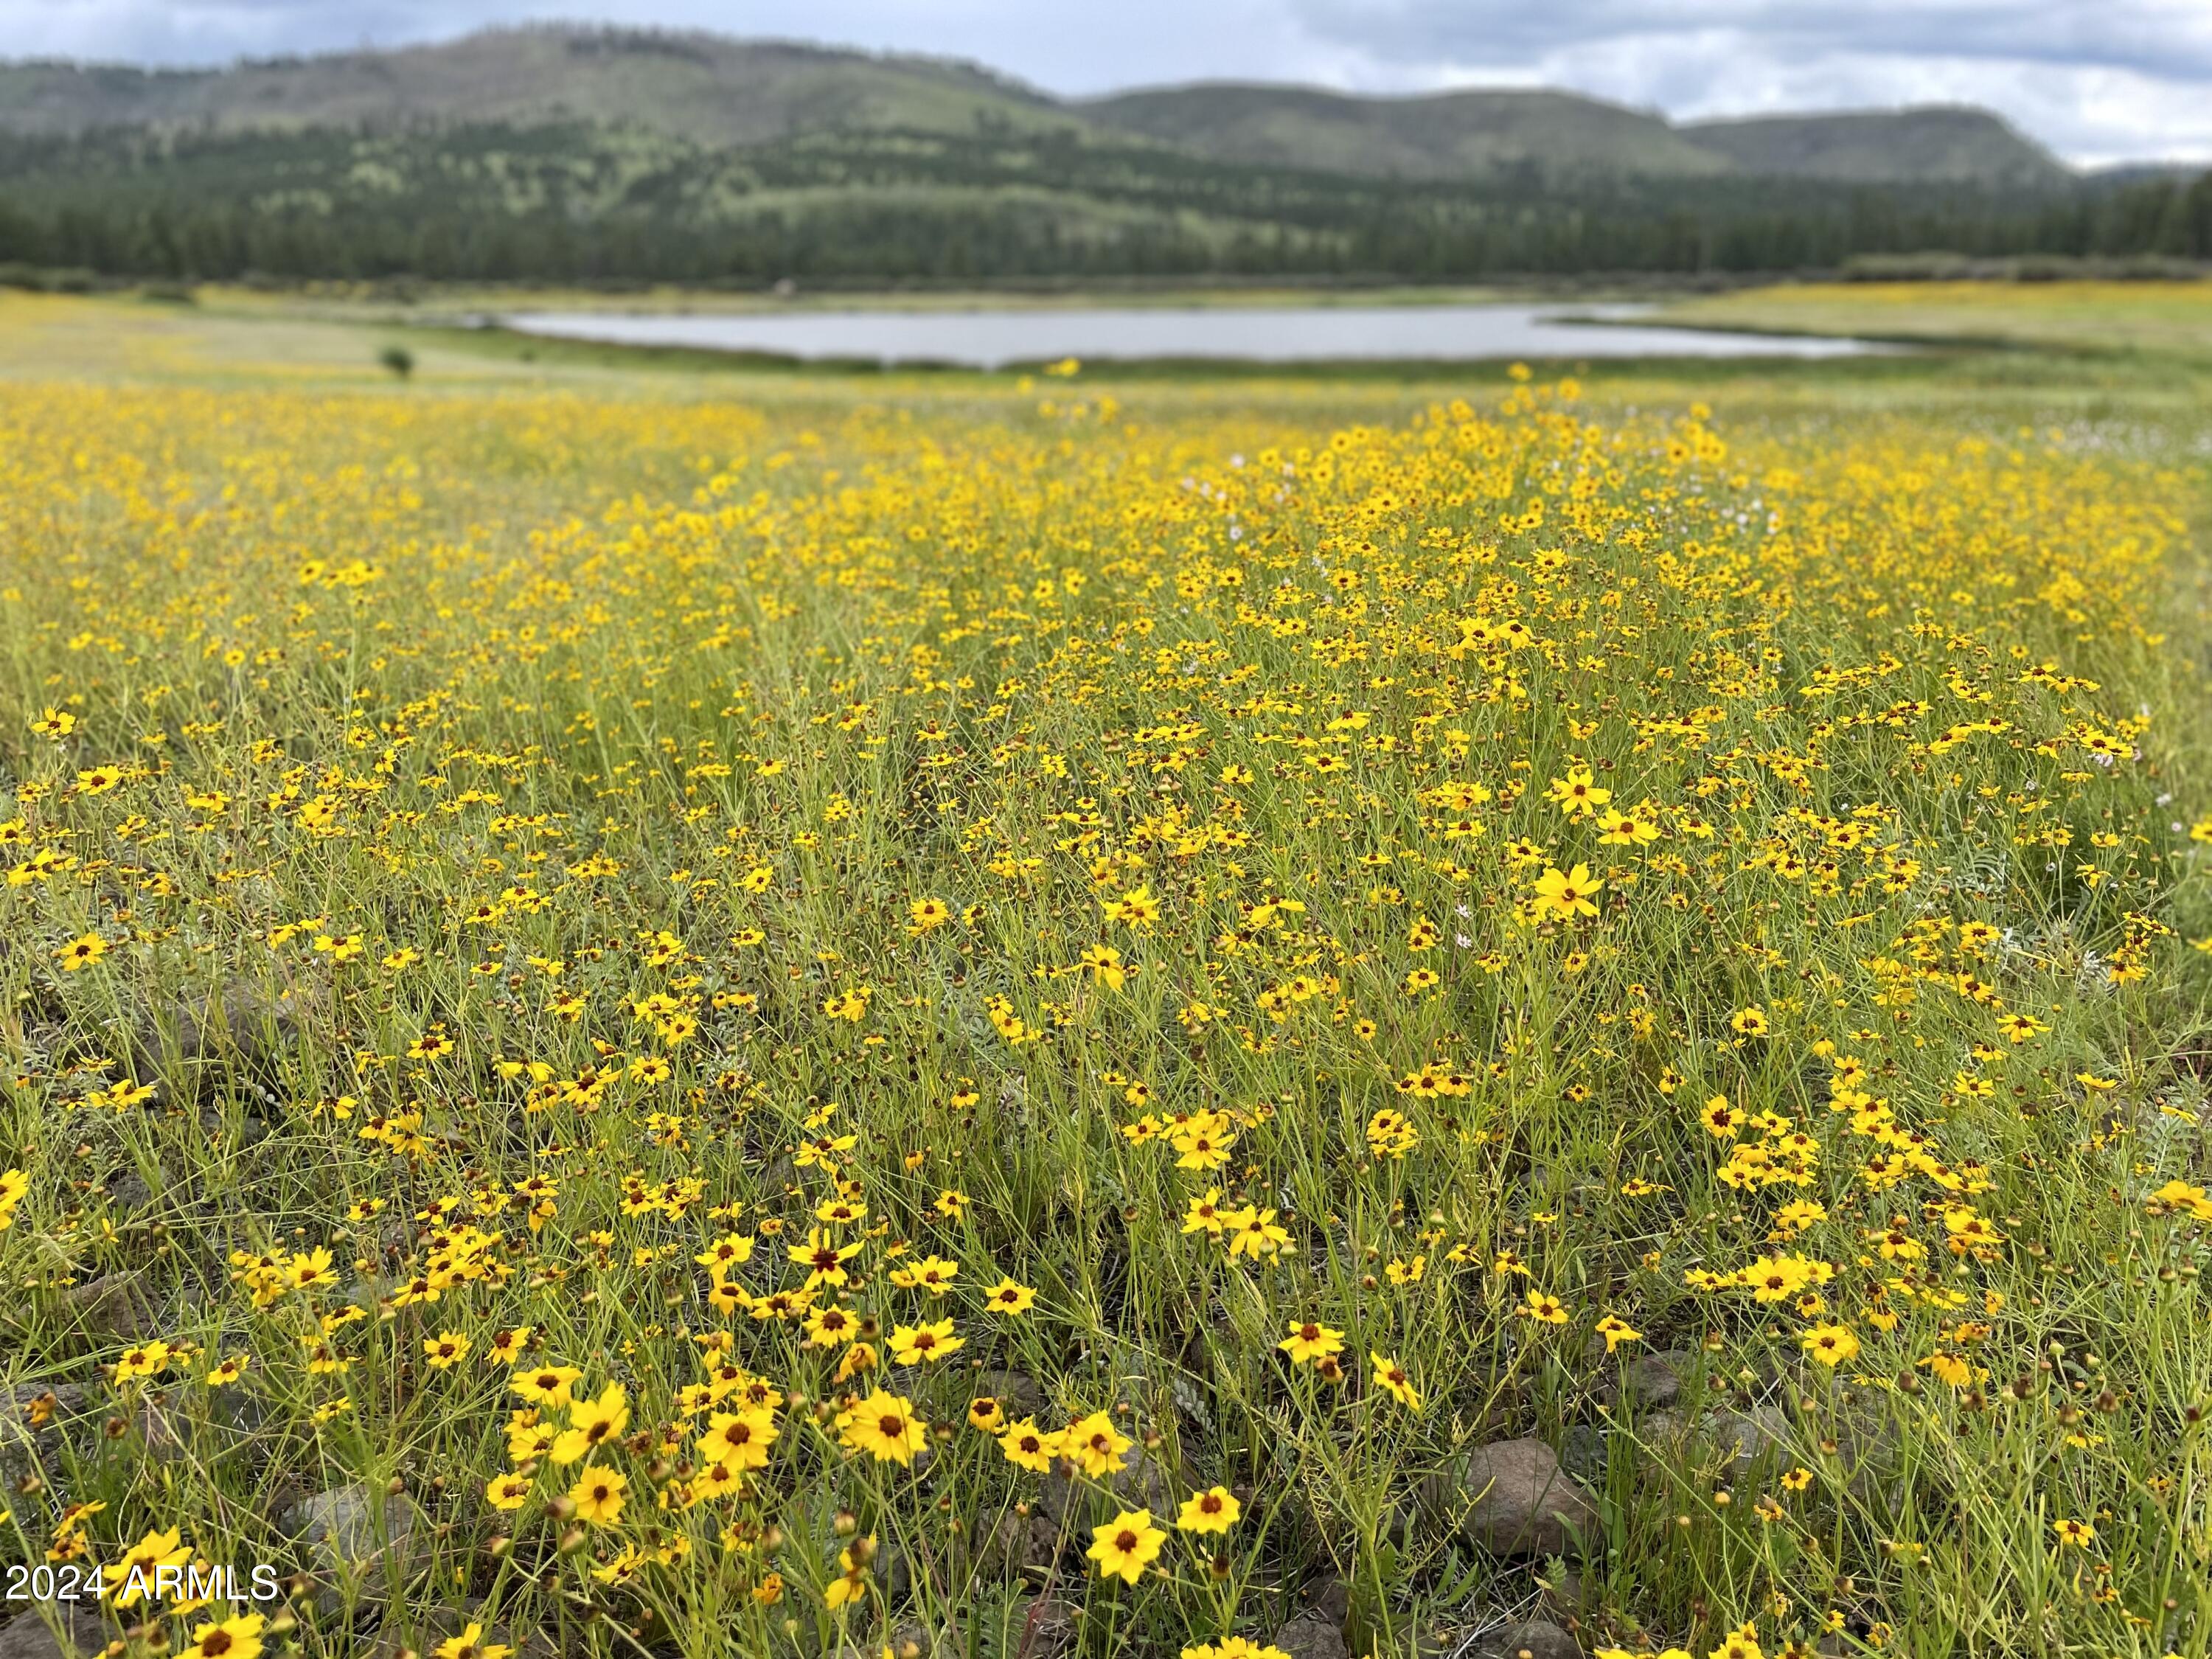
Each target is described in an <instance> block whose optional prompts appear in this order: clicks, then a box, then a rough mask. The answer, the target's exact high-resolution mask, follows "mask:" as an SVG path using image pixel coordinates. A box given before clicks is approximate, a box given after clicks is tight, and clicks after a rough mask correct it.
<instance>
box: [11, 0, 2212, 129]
mask: <svg viewBox="0 0 2212 1659" xmlns="http://www.w3.org/2000/svg"><path fill="white" fill-rule="evenodd" d="M549 16H564V17H570V18H586V19H595V20H603V21H613V22H626V23H635V24H661V25H666V26H670V27H701V28H712V29H717V30H720V31H722V32H724V33H732V34H756V35H757V34H772V35H778V36H783V37H787V38H799V39H807V40H825V41H829V42H833V43H837V44H849V45H854V46H870V47H877V48H884V49H893V50H899V51H908V52H935V53H939V54H944V55H949V56H955V57H963V58H975V59H978V60H980V61H981V62H983V63H986V64H990V65H992V66H993V67H994V68H998V69H1001V70H1006V71H1008V72H1010V73H1012V74H1014V75H1017V76H1021V77H1022V78H1023V79H1024V80H1028V81H1030V82H1035V83H1036V84H1037V85H1039V86H1042V87H1046V88H1050V89H1052V90H1054V91H1058V92H1066V93H1089V92H1101V91H1107V90H1111V89H1113V88H1118V87H1123V86H1128V85H1133V84H1139V83H1145V82H1163V81H1188V80H1200V79H1209V78H1232V77H1233V78H1237V79H1254V80H1304V81H1312V82H1319V83H1322V84H1324V85H1330V86H1337V87H1342V88H1347V89H1352V90H1358V91H1365V92H1408V91H1423V90H1430V89H1434V88H1443V87H1450V86H1477V85H1517V86H1530V85H1550V86H1561V87H1568V88H1574V89H1576V90H1578V91H1583V92H1588V93H1590V94H1595V95H1597V96H1601V97H1607V98H1612V99H1615V100H1620V101H1621V102H1624V103H1629V104H1633V105H1637V106H1642V107H1650V108H1658V109H1663V110H1665V111H1666V112H1668V113H1669V114H1672V115H1674V116H1676V117H1678V118H1693V117H1699V116H1709V115H1721V114H1739V113H1753V112H1763V111H1770V110H1778V109H1805V108H1823V109H1832V108H1840V107H1856V106H1869V105H1871V106H1890V105H1897V104H1905V103H1924V102H1934V101H1942V102H1961V103H1977V104H1984V105H1987V106H1990V107H1991V108H1994V109H1996V110H1998V111H2000V112H2002V113H2004V114H2005V115H2007V116H2008V117H2009V118H2012V119H2013V120H2014V121H2015V123H2016V124H2017V125H2020V126H2021V128H2023V129H2024V130H2025V131H2027V132H2029V133H2031V134H2032V135H2033V136H2034V137H2038V138H2039V139H2041V140H2042V141H2043V142H2045V143H2047V144H2049V145H2051V148H2053V149H2056V150H2057V151H2058V152H2059V153H2060V154H2062V155H2066V156H2068V157H2069V158H2070V159H2073V160H2075V161H2086V162H2103V161H2118V160H2122V159H2131V158H2151V157H2177V158H2191V159H2212V96H2208V94H2212V3H2208V0H1545V3H1541V4H1531V3H1524V0H1511V3H1506V0H1081V3H1073V0H1056V3H1055V0H1046V3H1042V4H1040V3H1038V0H738V3H721V4H718V3H714V0H599V3H591V0H435V3H433V0H362V3H353V4H345V5H338V4H331V3H326V0H0V50H5V51H6V52H9V53H10V54H13V55H54V56H68V57H78V58H100V59H106V60H111V61H112V60H125V61H137V62H145V63H161V64H210V63H221V62H224V61H227V60H228V59H230V58H234V57H237V56H240V55H241V54H245V55H257V56H258V55H265V54H270V53H276V52H317V51H329V50H334V49H340V48H346V47H351V46H359V45H362V44H364V43H367V44H373V45H377V46H393V45H398V44H402V43H404V42H408V41H413V40H437V39H443V38H447V37H449V36H451V35H453V34H458V33H463V32H465V31H466V30H468V29H471V28H474V27H482V26H483V25H485V24H488V23H500V22H520V21H526V20H528V19H531V18H535V17H549Z"/></svg>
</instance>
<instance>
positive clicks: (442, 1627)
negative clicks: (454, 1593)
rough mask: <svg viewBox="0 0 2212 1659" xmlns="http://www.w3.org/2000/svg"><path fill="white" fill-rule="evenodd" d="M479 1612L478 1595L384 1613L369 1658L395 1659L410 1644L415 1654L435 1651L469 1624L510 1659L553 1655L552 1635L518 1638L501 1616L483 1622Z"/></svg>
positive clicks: (481, 1608)
mask: <svg viewBox="0 0 2212 1659" xmlns="http://www.w3.org/2000/svg"><path fill="white" fill-rule="evenodd" d="M483 1614H484V1599H483V1597H482V1596H480V1595H471V1596H468V1597H466V1598H465V1599H464V1600H463V1601H462V1603H461V1605H460V1606H459V1607H432V1608H431V1609H429V1611H428V1612H427V1613H416V1612H414V1611H412V1610H411V1609H410V1611H408V1612H406V1613H397V1612H395V1613H392V1614H387V1615H386V1618H385V1620H384V1622H383V1623H382V1624H380V1625H379V1626H377V1632H376V1646H375V1648H374V1651H373V1652H372V1654H371V1656H370V1659H398V1656H399V1654H400V1653H402V1652H403V1651H404V1650H408V1649H410V1648H411V1649H412V1650H414V1651H415V1652H416V1653H418V1654H428V1653H435V1652H436V1651H437V1650H438V1646H439V1644H441V1643H442V1642H447V1641H450V1640H452V1639H453V1638H454V1637H457V1636H459V1634H460V1633H461V1632H463V1631H465V1630H466V1629H467V1628H468V1627H469V1626H471V1625H472V1624H482V1625H483V1626H484V1629H483V1635H482V1636H481V1637H480V1638H478V1640H479V1641H480V1642H481V1643H482V1644H484V1645H486V1646H497V1647H502V1648H506V1649H507V1650H510V1652H511V1653H512V1654H513V1659H554V1652H555V1650H554V1646H553V1642H552V1638H550V1637H548V1636H546V1635H545V1634H544V1633H543V1632H538V1631H532V1632H530V1633H529V1634H527V1635H526V1636H524V1637H523V1638H521V1639H520V1641H518V1640H516V1638H515V1635H514V1632H513V1629H512V1627H510V1626H508V1625H507V1623H506V1622H505V1621H504V1620H495V1621H493V1622H491V1623H489V1624H485V1623H484V1617H483Z"/></svg>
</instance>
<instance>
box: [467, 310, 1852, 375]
mask: <svg viewBox="0 0 2212 1659" xmlns="http://www.w3.org/2000/svg"><path fill="white" fill-rule="evenodd" d="M1648 309H1649V307H1634V306H1595V307H1585V308H1584V309H1583V311H1582V312H1581V313H1579V317H1580V318H1581V319H1603V320H1578V319H1577V314H1575V313H1562V312H1561V311H1560V310H1559V308H1558V307H1543V306H1528V305H1437V306H1422V305H1403V306H1353V305H1345V306H1335V305H1331V306H1211V307H1196V306H1194V307H1168V306H1159V307H1154V306H1127V307H1105V306H1100V307H1035V308H1023V309H1006V310H975V311H866V310H856V311H812V310H809V311H789V312H742V313H733V312H723V313H701V312H692V313H653V314H645V313H624V312H583V311H576V312H562V311H541V312H525V313H517V314H513V315H509V316H506V317H502V318H500V319H497V320H499V321H500V322H501V323H503V324H504V325H506V326H507V327H509V328H512V329H516V330H519V331H522V332H524V333H528V334H539V335H548V336H553V337H560V338H564V339H575V340H599V341H605V342H609V343H614V344H620V345H647V346H688V347H693V348H698V349H706V350H712V351H745V352H765V353H770V354H773V355H775V356H784V357H793V358H800V359H808V358H827V357H842V358H858V359H861V360H865V361H873V362H879V363H887V364H888V363H952V364H958V365H960V366H962V367H964V368H1005V367H1006V366H1007V365H1009V364H1013V363H1042V362H1055V361H1057V360H1059V359H1060V358H1063V357H1076V358H1080V359H1082V360H1084V361H1085V362H1108V361H1112V360H1114V359H1116V358H1121V359H1130V358H1212V359H1218V360H1224V361H1232V360H1242V361H1246V362H1270V363H1286V362H1330V361H1343V360H1352V359H1376V360H1395V359H1406V360H1427V361H1430V362H1483V361H1494V360H1498V359H1503V358H1514V357H1536V358H1561V357H1565V358H1578V357H1845V356H1857V355H1859V354H1862V353H1865V352H1869V351H1881V350H1887V349H1893V348H1889V347H1885V346H1881V345H1879V344H1876V343H1872V342H1869V341H1865V340H1850V339H1836V338H1825V337H1820V338H1816V337H1811V336H1807V335H1764V334H1735V333H1728V332H1724V331H1720V330H1716V329H1693V328H1665V327H1660V326H1656V325H1652V324H1650V323H1644V322H1639V321H1638V320H1635V319H1638V318H1639V317H1640V316H1642V315H1643V314H1644V313H1645V312H1646V311H1648Z"/></svg>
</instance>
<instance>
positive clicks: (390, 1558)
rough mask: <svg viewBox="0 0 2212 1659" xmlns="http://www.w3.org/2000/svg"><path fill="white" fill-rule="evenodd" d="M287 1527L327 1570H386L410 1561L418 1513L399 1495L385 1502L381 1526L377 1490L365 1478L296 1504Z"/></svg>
mask: <svg viewBox="0 0 2212 1659" xmlns="http://www.w3.org/2000/svg"><path fill="white" fill-rule="evenodd" d="M284 1525H285V1528H286V1530H288V1531H289V1532H290V1533H291V1534H293V1535H294V1536H295V1537H296V1538H298V1539H299V1540H300V1541H301V1543H302V1544H305V1545H306V1546H307V1547H308V1548H309V1550H311V1551H312V1552H313V1554H314V1557H315V1559H316V1562H317V1564H318V1565H319V1566H320V1567H322V1568H323V1569H325V1571H332V1572H336V1573H339V1574H343V1575H349V1576H362V1575H368V1574H381V1573H382V1571H384V1570H385V1568H386V1566H387V1565H398V1564H400V1563H403V1562H404V1560H405V1559H406V1556H407V1546H408V1543H409V1541H410V1539H411V1537H412V1536H413V1534H414V1530H415V1511H414V1508H413V1506H412V1505H410V1504H409V1503H408V1501H407V1499H406V1498H404V1497H403V1496H401V1495H399V1494H398V1493H394V1494H393V1495H392V1496H391V1497H388V1498H386V1499H385V1500H384V1504H383V1513H382V1521H381V1525H380V1524H379V1519H378V1509H377V1504H376V1499H375V1496H374V1493H372V1492H370V1490H369V1488H368V1486H367V1485H366V1484H365V1483H364V1482H362V1481H356V1482H354V1483H353V1484H352V1485H350V1486H333V1487H331V1488H330V1489H329V1490H328V1491H325V1492H317V1493H316V1494H315V1495H314V1496H313V1497H312V1498H307V1499H305V1500H304V1501H303V1502H301V1503H298V1504H294V1505H293V1506H292V1507H291V1509H289V1510H287V1511H286V1512H285V1516H284Z"/></svg>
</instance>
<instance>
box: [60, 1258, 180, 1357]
mask: <svg viewBox="0 0 2212 1659" xmlns="http://www.w3.org/2000/svg"><path fill="white" fill-rule="evenodd" d="M62 1304H63V1306H64V1307H65V1308H66V1309H67V1310H69V1313H70V1316H71V1317H72V1318H74V1319H75V1320H76V1322H78V1323H79V1324H81V1325H82V1327H83V1328H84V1334H86V1335H87V1336H88V1337H91V1338H92V1339H94V1340H95V1341H101V1342H137V1341H139V1340H142V1339H143V1338H146V1337H149V1336H151V1335H153V1334H155V1331H157V1330H158V1329H159V1328H160V1321H159V1319H158V1318H157V1317H156V1316H155V1310H154V1295H153V1292H152V1291H150V1290H149V1289H148V1288H147V1285H146V1275H145V1273H143V1271H134V1272H131V1273H103V1274H101V1275H100V1277H99V1278H98V1279H88V1280H87V1281H86V1282H85V1283H84V1284H82V1285H71V1286H70V1288H69V1289H68V1290H67V1291H64V1292H63V1293H62Z"/></svg>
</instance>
